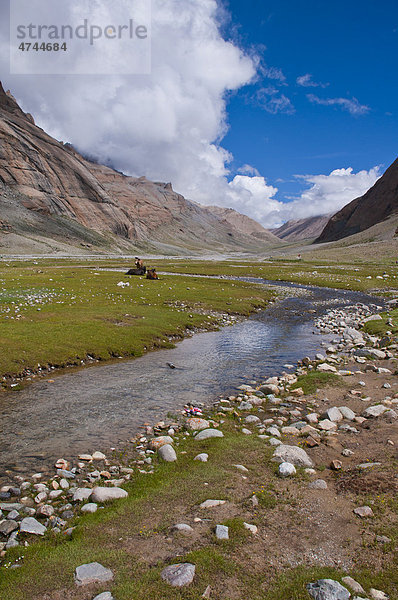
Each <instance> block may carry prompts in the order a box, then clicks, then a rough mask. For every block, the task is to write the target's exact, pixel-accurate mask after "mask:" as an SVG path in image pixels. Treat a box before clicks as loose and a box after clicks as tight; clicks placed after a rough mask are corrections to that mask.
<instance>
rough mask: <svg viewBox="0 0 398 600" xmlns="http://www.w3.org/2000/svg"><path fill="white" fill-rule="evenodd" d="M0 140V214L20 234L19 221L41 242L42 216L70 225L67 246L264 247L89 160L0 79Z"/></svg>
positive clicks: (172, 195) (165, 192)
mask: <svg viewBox="0 0 398 600" xmlns="http://www.w3.org/2000/svg"><path fill="white" fill-rule="evenodd" d="M0 142H1V144H0V187H1V188H2V190H3V202H2V218H5V219H6V220H7V215H5V214H3V210H8V212H10V214H11V213H12V215H14V216H13V218H12V219H11V220H13V222H12V223H11V222H10V227H11V232H13V231H15V232H16V233H17V234H18V235H25V233H26V232H25V233H24V232H23V231H22V229H23V228H22V227H21V222H20V220H21V219H22V220H24V221H23V222H24V223H25V225H26V224H29V226H30V227H31V228H32V230H31V233H32V235H33V234H34V235H38V236H39V237H42V238H43V239H45V238H46V228H45V220H46V219H49V223H50V221H51V223H53V224H54V223H55V221H57V227H58V229H59V227H60V223H61V221H60V219H61V220H62V222H63V223H65V224H68V227H66V230H67V232H68V236H69V237H68V239H67V240H66V243H67V244H71V243H75V245H76V244H85V243H86V237H89V238H93V239H95V240H96V244H98V247H101V246H104V247H109V246H112V244H113V245H114V246H115V248H119V249H120V250H123V251H126V249H128V248H131V249H134V248H136V247H148V248H150V249H153V250H154V251H156V250H159V251H165V252H166V253H173V252H179V251H180V250H181V251H183V250H190V251H192V252H202V251H204V250H208V249H212V250H215V251H217V252H222V251H224V250H228V251H261V250H264V249H265V248H267V247H269V243H268V242H267V241H264V240H260V239H257V238H255V237H253V236H250V235H246V234H243V233H241V232H240V231H239V230H238V229H236V228H234V227H233V226H232V225H231V224H230V223H227V222H225V221H224V220H223V219H220V218H218V217H217V216H216V215H214V214H211V213H210V212H209V211H207V210H206V209H205V208H204V207H201V206H199V205H197V204H195V203H194V202H191V201H189V200H187V199H185V198H184V197H183V196H182V195H181V194H178V193H177V192H175V191H174V190H173V188H172V185H171V184H170V183H161V182H152V181H149V180H147V179H146V178H145V177H130V176H127V175H124V174H122V173H120V172H118V171H115V170H114V169H112V168H110V167H107V166H105V165H101V164H98V163H95V162H91V161H90V160H87V159H86V158H84V157H83V156H82V155H81V154H80V153H79V152H78V151H77V150H76V149H75V148H73V146H71V145H70V144H64V143H63V142H60V141H58V140H55V139H54V138H52V137H51V136H50V135H48V134H47V133H46V132H45V131H44V130H43V129H41V128H39V127H37V126H36V125H35V123H34V119H33V117H32V116H31V115H30V114H28V113H24V112H23V111H22V109H21V108H20V107H19V105H18V103H17V101H16V100H15V98H14V97H13V96H12V95H11V94H10V93H6V92H5V91H4V89H3V87H2V86H1V83H0ZM11 205H12V206H13V210H11ZM7 207H8V208H7ZM18 211H19V212H18ZM39 216H40V217H41V218H38V217H39ZM54 227H55V225H54ZM25 229H26V227H25ZM50 230H51V227H50ZM50 232H51V231H50ZM8 233H10V232H8ZM57 235H58V234H57ZM59 235H60V236H61V237H60V239H61V238H62V235H61V234H59ZM81 237H82V238H83V241H82V239H81ZM9 239H11V238H9ZM61 241H62V243H64V241H65V240H61ZM0 243H3V242H0ZM3 247H7V244H4V243H3Z"/></svg>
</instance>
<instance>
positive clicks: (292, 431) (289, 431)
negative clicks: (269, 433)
mask: <svg viewBox="0 0 398 600" xmlns="http://www.w3.org/2000/svg"><path fill="white" fill-rule="evenodd" d="M281 431H282V433H283V435H299V434H300V430H299V429H297V427H291V426H287V427H282V430H281Z"/></svg>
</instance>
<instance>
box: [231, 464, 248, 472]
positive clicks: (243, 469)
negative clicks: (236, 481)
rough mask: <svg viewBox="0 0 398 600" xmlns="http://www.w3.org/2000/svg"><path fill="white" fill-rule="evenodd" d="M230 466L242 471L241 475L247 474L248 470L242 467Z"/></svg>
mask: <svg viewBox="0 0 398 600" xmlns="http://www.w3.org/2000/svg"><path fill="white" fill-rule="evenodd" d="M232 466H233V467H235V468H236V469H238V471H242V473H248V472H249V469H247V468H246V467H244V466H243V465H232Z"/></svg>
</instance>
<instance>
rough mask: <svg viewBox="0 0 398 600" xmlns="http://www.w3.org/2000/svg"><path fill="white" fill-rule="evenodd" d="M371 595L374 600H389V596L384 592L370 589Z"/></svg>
mask: <svg viewBox="0 0 398 600" xmlns="http://www.w3.org/2000/svg"><path fill="white" fill-rule="evenodd" d="M369 594H370V596H371V597H372V598H373V600H389V596H387V594H386V593H385V592H382V591H381V590H375V588H370V590H369Z"/></svg>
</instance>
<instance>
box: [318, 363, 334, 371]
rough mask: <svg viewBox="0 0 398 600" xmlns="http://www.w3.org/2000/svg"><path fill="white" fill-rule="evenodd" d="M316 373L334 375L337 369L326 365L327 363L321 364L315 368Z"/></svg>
mask: <svg viewBox="0 0 398 600" xmlns="http://www.w3.org/2000/svg"><path fill="white" fill-rule="evenodd" d="M316 369H317V371H320V372H321V373H336V372H337V369H336V367H334V366H333V365H328V364H327V363H322V364H320V365H318V366H317V368H316Z"/></svg>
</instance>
